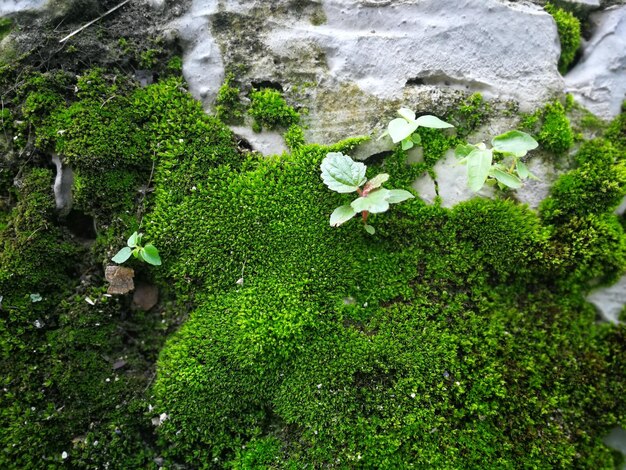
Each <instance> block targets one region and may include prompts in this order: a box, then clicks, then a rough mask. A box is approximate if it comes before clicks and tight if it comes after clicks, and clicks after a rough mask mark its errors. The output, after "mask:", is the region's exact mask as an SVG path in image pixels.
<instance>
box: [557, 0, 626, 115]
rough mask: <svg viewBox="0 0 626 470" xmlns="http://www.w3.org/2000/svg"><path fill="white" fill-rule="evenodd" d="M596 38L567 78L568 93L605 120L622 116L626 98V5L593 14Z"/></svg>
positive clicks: (592, 19)
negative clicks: (623, 103)
mask: <svg viewBox="0 0 626 470" xmlns="http://www.w3.org/2000/svg"><path fill="white" fill-rule="evenodd" d="M591 21H592V23H593V24H594V34H593V37H592V38H591V39H590V40H589V42H587V43H586V44H585V45H584V47H583V55H582V58H581V60H580V62H579V63H578V64H577V65H576V66H575V67H574V68H573V69H572V70H571V71H570V72H569V73H568V74H567V75H566V76H565V84H566V88H567V90H568V91H569V92H570V93H572V94H573V95H574V97H575V98H576V100H577V101H579V102H580V103H582V104H583V105H584V106H585V107H587V108H588V109H589V110H590V111H591V112H593V113H594V114H597V115H598V116H600V117H603V118H605V119H611V118H613V117H615V116H617V115H618V114H619V113H620V108H621V104H622V102H623V101H624V98H625V97H626V5H622V6H618V7H611V8H609V9H607V10H605V11H602V12H598V13H594V14H592V15H591Z"/></svg>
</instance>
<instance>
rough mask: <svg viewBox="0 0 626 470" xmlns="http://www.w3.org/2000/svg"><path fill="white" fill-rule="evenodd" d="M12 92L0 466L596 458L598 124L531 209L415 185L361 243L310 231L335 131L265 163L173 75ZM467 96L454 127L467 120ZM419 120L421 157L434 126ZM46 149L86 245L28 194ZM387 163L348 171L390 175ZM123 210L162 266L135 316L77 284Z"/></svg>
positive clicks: (383, 464)
mask: <svg viewBox="0 0 626 470" xmlns="http://www.w3.org/2000/svg"><path fill="white" fill-rule="evenodd" d="M28 87H30V88H28ZM20 89H21V90H22V91H21V92H18V93H16V95H15V98H14V100H13V101H12V102H10V103H9V104H10V105H11V106H10V107H11V116H12V119H11V120H10V123H9V124H10V125H9V124H7V126H9V127H7V132H8V133H9V138H10V141H11V142H14V144H13V145H14V146H15V149H14V150H15V152H14V153H12V154H11V155H12V160H11V165H10V166H8V167H7V171H8V173H9V174H10V177H9V178H5V179H6V181H7V183H6V184H4V183H3V185H2V186H1V188H2V196H3V198H5V199H6V200H7V201H9V203H8V206H10V209H11V211H10V212H7V211H5V214H4V216H3V217H4V218H5V220H6V222H5V223H4V228H3V230H2V232H1V234H0V242H1V243H2V245H3V247H4V248H3V251H2V253H1V254H0V295H3V300H2V311H1V313H2V317H1V318H2V322H1V323H0V342H1V348H0V351H1V352H2V360H1V361H0V368H1V369H0V370H1V372H2V389H3V392H2V394H0V406H1V410H2V411H1V414H0V429H1V430H2V431H0V446H1V447H2V449H3V453H2V454H1V456H0V466H2V467H3V468H42V467H45V468H56V467H61V466H62V465H70V466H72V467H75V468H104V467H106V466H108V467H109V468H155V467H157V466H158V464H160V463H163V464H165V465H166V466H168V467H172V468H176V466H177V465H181V466H186V467H187V468H239V469H252V468H302V467H303V466H307V467H309V468H323V467H329V468H394V469H395V468H520V467H534V468H553V467H565V468H571V467H579V468H611V467H612V465H613V462H614V460H613V459H614V457H613V454H612V453H611V451H610V450H609V449H608V448H607V447H606V446H605V445H604V444H603V443H602V441H601V439H602V437H603V436H604V435H605V434H606V432H607V431H608V429H609V428H610V427H611V426H614V425H616V424H620V423H621V424H624V423H625V422H626V421H625V418H626V401H625V400H624V396H625V393H624V392H625V391H626V390H625V384H624V383H623V380H622V378H623V377H624V374H625V372H626V371H625V370H624V369H625V367H626V347H625V344H626V343H625V338H624V335H625V330H624V327H623V326H622V325H619V326H615V325H608V324H600V323H597V322H596V313H595V311H594V310H593V308H592V307H591V306H590V305H589V304H588V303H586V302H585V300H584V294H585V292H586V291H587V290H588V289H589V286H590V285H592V284H597V283H598V282H602V281H604V282H610V281H611V280H614V279H615V278H616V277H617V276H619V275H620V274H622V273H623V271H624V268H625V265H626V237H625V235H624V231H623V228H622V226H621V224H620V222H619V220H618V218H617V217H616V216H615V215H613V213H612V211H613V209H614V207H615V206H616V205H617V204H618V203H619V200H620V198H621V197H622V196H623V194H624V186H625V184H626V180H625V177H624V156H623V155H624V148H623V147H624V146H623V142H622V140H620V138H619V136H620V135H622V134H623V130H624V125H623V123H624V120H623V118H620V119H619V120H618V121H616V123H614V124H613V125H612V126H610V128H609V129H610V130H609V131H608V132H607V134H606V136H605V138H604V139H598V140H594V141H590V142H587V143H585V144H584V145H583V146H582V148H581V149H580V151H579V152H578V154H577V156H576V162H575V163H576V167H575V168H574V169H573V170H572V171H571V172H569V173H567V174H566V175H564V176H563V177H562V178H561V179H559V181H558V182H557V183H556V184H555V186H554V189H553V192H552V194H551V196H550V198H548V199H547V200H546V201H545V202H544V204H543V205H542V207H541V208H540V210H539V211H538V212H534V211H531V210H530V209H528V208H527V207H525V206H521V205H519V204H516V203H514V202H512V201H508V200H496V201H492V200H482V199H474V200H471V201H468V202H465V203H462V204H459V205H457V206H456V207H454V208H453V209H444V208H441V207H439V206H437V205H435V206H429V205H426V204H424V203H423V202H422V201H420V200H419V199H415V200H412V201H410V202H405V203H403V204H400V205H398V206H395V207H394V208H393V209H392V210H390V211H389V212H388V213H385V214H381V215H376V216H373V217H371V219H370V223H372V224H374V225H375V226H376V229H377V231H376V235H375V236H370V235H368V234H367V233H365V232H364V231H363V230H362V229H361V227H359V226H358V222H357V221H356V220H353V221H350V222H349V223H347V224H345V225H344V226H342V227H341V228H332V227H330V226H329V224H328V218H329V215H330V213H331V212H332V210H333V209H334V208H335V207H337V206H338V205H341V204H342V203H344V202H345V198H344V196H342V195H339V194H335V193H332V192H330V191H328V189H327V188H326V187H325V186H324V185H323V183H322V181H321V178H320V175H319V165H320V162H321V160H322V159H323V158H324V156H325V155H326V153H327V152H329V151H343V152H345V153H348V154H349V153H350V151H351V149H353V148H354V147H355V146H356V145H358V143H359V142H360V141H361V139H349V140H346V141H343V142H339V143H337V144H335V145H332V146H319V145H310V144H307V143H306V142H304V140H303V137H302V132H301V130H299V129H298V127H297V126H295V125H292V126H291V127H290V129H289V131H288V142H289V144H290V146H291V152H290V153H289V154H285V155H282V156H275V157H270V158H264V157H260V156H258V155H255V154H251V153H248V152H242V151H241V150H240V149H238V148H237V146H236V142H235V140H234V139H233V136H232V134H231V132H230V130H229V129H228V128H227V127H226V126H225V125H224V124H223V123H222V122H221V121H219V120H218V119H216V118H214V117H211V116H207V115H205V114H204V113H203V111H202V108H201V106H200V104H199V103H197V102H196V101H194V100H193V99H192V98H191V97H190V96H189V95H188V93H187V92H186V91H185V88H184V83H183V82H182V81H181V80H180V79H179V78H176V77H171V78H165V79H163V80H161V81H159V82H158V83H156V84H154V85H150V86H148V87H145V88H139V87H137V84H135V83H134V82H132V81H129V80H122V79H121V78H120V77H118V78H116V79H113V75H109V74H106V73H104V72H102V71H101V70H92V71H90V72H88V73H87V72H86V73H83V74H82V78H81V79H79V80H77V79H76V77H74V76H72V75H69V76H66V75H59V76H56V75H54V74H44V75H41V74H35V75H33V76H32V77H31V78H30V79H29V80H28V81H27V83H26V84H25V85H24V86H22V87H20ZM74 90H76V91H75V92H74ZM20 93H21V94H20ZM477 100H478V98H472V99H471V100H469V101H468V102H467V105H466V108H467V109H462V110H460V111H459V115H458V116H457V118H456V119H457V121H455V122H458V124H459V125H460V127H463V126H466V127H467V129H466V130H467V132H469V129H471V128H473V127H475V126H476V125H478V124H480V123H481V122H482V120H483V118H484V116H483V112H482V111H480V107H479V105H480V100H478V101H477ZM271 101H272V102H273V103H277V102H278V100H276V99H274V98H273V99H272V100H271ZM279 104H280V105H281V106H280V108H281V110H284V109H285V107H284V103H283V102H279ZM261 111H263V112H265V113H266V114H265V115H267V114H268V113H269V114H272V113H271V111H272V109H262V110H261ZM556 112H557V114H559V113H560V110H558V109H557V111H556ZM288 114H289V116H287V117H288V122H282V121H281V124H280V125H284V126H285V127H286V126H287V125H289V124H293V123H294V121H295V118H294V117H293V115H292V114H291V113H288ZM546 121H547V119H546ZM463 123H465V124H463ZM557 127H558V126H557ZM568 129H569V126H568ZM464 132H465V131H464ZM557 133H558V132H556V131H554V132H553V134H557ZM14 135H17V136H18V139H15V140H14V141H13V140H12V137H13V136H14ZM551 135H552V134H551ZM421 136H422V142H423V145H424V154H425V162H424V164H423V166H422V167H420V168H421V170H420V171H422V172H423V171H425V170H428V169H429V168H432V165H434V163H435V162H436V161H437V160H438V159H439V158H440V157H441V155H442V154H443V152H444V151H445V150H446V148H447V147H448V146H453V145H454V143H455V142H456V140H455V139H458V138H459V137H458V136H457V137H454V136H448V135H446V134H444V133H442V132H441V131H431V130H428V129H426V130H424V131H423V133H422V134H421ZM561 138H563V136H561ZM22 150H24V154H25V153H26V152H31V153H32V158H31V159H30V160H25V159H22V160H20V157H19V156H20V155H21V151H22ZM52 152H56V153H58V154H59V155H61V156H62V157H63V158H64V160H65V161H66V163H68V164H71V165H72V166H73V168H74V170H75V172H76V175H77V183H76V186H75V190H76V194H75V196H76V205H77V207H78V208H79V209H80V210H81V211H82V212H84V213H86V214H89V215H91V216H92V217H93V218H94V220H95V225H96V228H97V232H98V233H97V239H96V240H95V242H94V243H93V244H92V245H91V246H90V247H85V246H84V245H83V244H82V242H81V240H78V239H76V237H74V236H73V235H72V234H71V232H70V231H69V230H68V227H67V223H66V221H64V220H63V219H62V218H59V216H58V215H57V214H56V212H55V210H54V199H53V195H52V190H51V185H52V180H53V173H52V171H51V170H50V169H49V168H48V167H49V166H50V165H49V163H48V160H47V159H48V158H49V155H50V153H52ZM405 157H406V155H404V153H403V152H397V153H396V154H395V155H394V156H392V157H390V158H388V159H386V160H384V161H382V162H379V163H378V164H376V165H370V168H369V171H371V172H372V174H374V173H376V172H378V171H380V170H382V169H384V170H385V171H387V172H388V173H390V174H391V182H392V183H393V186H394V187H404V188H406V189H410V184H411V182H412V179H413V178H414V176H415V175H414V173H415V172H416V171H417V170H416V169H415V168H414V167H411V166H410V165H406V164H404V162H403V160H402V159H403V158H405ZM15 177H18V178H17V180H18V183H19V184H18V185H17V187H14V186H12V185H11V184H10V182H12V181H13V179H14V178H15ZM2 181H4V179H3V180H2ZM9 194H11V198H9ZM140 224H141V229H142V230H143V231H145V233H146V237H147V240H149V241H150V242H152V243H154V244H155V245H156V246H157V247H158V248H159V250H160V252H161V258H162V259H163V265H162V266H161V267H159V268H150V269H148V268H146V266H142V265H139V264H136V265H134V267H135V268H136V270H137V271H138V277H139V278H140V279H144V280H148V281H151V282H156V283H157V284H158V285H159V286H160V287H161V290H162V303H161V306H160V307H159V308H158V309H157V310H156V311H155V312H151V313H142V312H131V311H130V310H129V308H128V307H129V306H128V303H129V300H128V299H126V298H109V297H106V296H105V295H104V289H105V286H104V284H105V283H104V281H103V279H102V275H101V273H102V266H103V265H104V264H105V263H107V262H108V259H109V258H110V256H111V255H112V254H113V253H115V252H116V251H117V249H119V248H120V247H121V246H123V244H124V240H125V238H126V237H127V236H128V235H129V234H130V233H132V232H133V231H135V230H136V229H137V228H138V226H139V225H140ZM31 294H39V295H40V296H41V297H42V300H41V301H35V302H33V298H31V296H30V295H31ZM86 298H88V299H89V300H90V301H91V302H87V301H86ZM92 303H93V304H94V305H92ZM183 318H184V319H186V321H184V323H183V324H182V326H181V327H180V329H178V331H177V332H175V333H174V334H171V335H170V336H169V339H168V340H167V343H165V339H166V336H167V334H168V333H171V330H172V329H173V328H174V327H175V326H176V325H177V324H178V323H179V322H180V321H181V320H182V319H183ZM157 355H158V361H157ZM120 360H123V361H124V365H123V366H122V367H119V368H114V365H115V364H116V363H117V364H118V365H119V361H120ZM155 362H156V375H153V374H154V364H155ZM157 416H161V419H160V423H161V424H160V425H159V426H157V427H155V426H154V425H153V424H152V422H151V420H152V419H153V418H155V417H157ZM63 452H67V458H66V459H65V460H64V459H63V458H62V455H63V454H62V453H63Z"/></svg>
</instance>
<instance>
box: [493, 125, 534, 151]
mask: <svg viewBox="0 0 626 470" xmlns="http://www.w3.org/2000/svg"><path fill="white" fill-rule="evenodd" d="M491 145H492V146H493V148H494V149H495V150H497V151H498V152H502V153H508V154H511V155H515V156H516V157H523V156H524V155H526V153H527V152H528V151H529V150H533V149H536V148H537V147H538V145H539V144H538V143H537V141H536V140H535V139H533V138H532V137H531V136H530V135H528V134H526V133H525V132H522V131H517V130H514V131H509V132H505V133H504V134H500V135H499V136H496V137H494V138H493V139H492V141H491Z"/></svg>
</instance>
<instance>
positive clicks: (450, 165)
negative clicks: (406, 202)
mask: <svg viewBox="0 0 626 470" xmlns="http://www.w3.org/2000/svg"><path fill="white" fill-rule="evenodd" d="M433 169H434V170H435V174H436V175H437V186H435V182H434V181H433V179H432V178H431V177H430V176H429V175H424V176H422V177H421V178H419V179H418V180H417V181H415V183H414V184H413V189H415V191H417V192H418V194H419V196H420V197H421V198H422V199H423V200H424V201H426V202H429V203H432V202H434V200H435V196H436V195H437V193H436V191H435V187H437V189H438V191H439V197H440V198H441V205H442V206H443V207H452V206H454V205H455V204H458V203H459V202H462V201H467V200H468V199H472V198H474V197H477V196H479V197H493V195H494V193H495V190H494V189H493V188H492V187H489V186H484V187H483V188H482V189H481V190H480V191H479V192H478V193H475V192H474V191H472V190H471V189H469V188H468V187H467V167H466V166H465V165H462V164H460V163H459V161H458V159H457V158H456V157H455V156H454V150H449V151H448V152H447V153H446V156H445V157H444V158H442V159H441V160H439V161H438V162H437V164H436V165H435V167H434V168H433Z"/></svg>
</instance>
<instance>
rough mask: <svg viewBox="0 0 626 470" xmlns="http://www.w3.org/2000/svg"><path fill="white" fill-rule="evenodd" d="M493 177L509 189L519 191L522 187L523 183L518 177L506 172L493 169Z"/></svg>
mask: <svg viewBox="0 0 626 470" xmlns="http://www.w3.org/2000/svg"><path fill="white" fill-rule="evenodd" d="M491 175H492V176H493V177H494V178H495V179H497V180H498V182H499V183H502V184H503V185H505V186H508V187H509V188H513V189H517V188H521V187H522V181H521V180H520V179H519V178H518V177H517V176H515V175H512V174H511V173H507V172H506V171H502V170H500V169H498V168H493V169H492V171H491Z"/></svg>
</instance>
